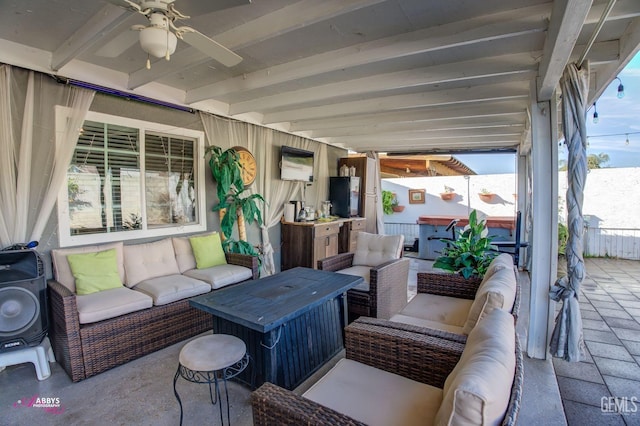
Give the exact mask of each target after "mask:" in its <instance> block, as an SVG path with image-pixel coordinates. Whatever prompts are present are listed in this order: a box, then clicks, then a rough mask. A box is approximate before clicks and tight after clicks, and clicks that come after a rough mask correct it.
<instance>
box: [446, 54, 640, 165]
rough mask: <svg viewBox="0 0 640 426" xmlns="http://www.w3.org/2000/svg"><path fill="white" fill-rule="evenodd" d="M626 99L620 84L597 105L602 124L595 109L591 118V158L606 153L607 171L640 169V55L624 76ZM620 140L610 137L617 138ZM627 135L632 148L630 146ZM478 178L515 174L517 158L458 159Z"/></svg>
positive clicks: (609, 89)
mask: <svg viewBox="0 0 640 426" xmlns="http://www.w3.org/2000/svg"><path fill="white" fill-rule="evenodd" d="M618 77H620V80H622V84H623V85H624V92H625V96H624V98H622V99H618V98H617V96H616V95H617V93H618V84H619V81H618V80H613V82H612V83H611V84H610V85H609V87H607V89H606V90H605V91H604V93H603V94H602V95H601V96H600V99H598V101H597V110H598V116H599V121H598V124H594V123H593V121H592V117H593V106H590V109H589V112H588V114H587V135H588V136H589V141H588V147H587V154H600V153H604V154H607V155H608V156H609V159H610V161H609V163H607V164H606V165H605V166H607V167H639V166H640V53H639V54H637V55H636V56H635V58H633V59H632V60H631V61H630V62H629V64H627V66H626V67H625V69H624V70H622V72H620V74H618ZM615 134H619V136H606V135H615ZM627 135H628V138H629V144H628V145H627V144H626V140H627ZM566 153H567V149H566V147H564V146H562V147H560V148H559V152H558V157H559V158H560V159H566ZM455 157H456V158H458V159H459V160H460V161H462V162H463V163H465V164H467V165H468V166H469V167H470V168H471V169H472V170H473V171H475V172H476V173H478V174H492V173H513V172H514V171H515V161H516V160H515V156H514V155H513V154H461V155H455Z"/></svg>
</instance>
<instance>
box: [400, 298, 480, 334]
mask: <svg viewBox="0 0 640 426" xmlns="http://www.w3.org/2000/svg"><path fill="white" fill-rule="evenodd" d="M472 304H473V301H472V300H468V299H460V298H457V297H449V296H440V295H437V294H429V293H418V294H416V295H415V297H414V298H413V299H411V302H409V303H408V304H407V306H405V307H404V309H403V310H402V311H400V314H401V315H404V316H408V317H414V318H419V319H421V320H427V321H432V322H434V323H441V324H443V325H452V326H457V327H463V326H464V324H465V321H466V320H467V317H468V316H469V310H470V309H471V306H472ZM392 320H393V319H392ZM398 322H403V321H398ZM437 328H439V329H441V330H444V328H441V327H437Z"/></svg>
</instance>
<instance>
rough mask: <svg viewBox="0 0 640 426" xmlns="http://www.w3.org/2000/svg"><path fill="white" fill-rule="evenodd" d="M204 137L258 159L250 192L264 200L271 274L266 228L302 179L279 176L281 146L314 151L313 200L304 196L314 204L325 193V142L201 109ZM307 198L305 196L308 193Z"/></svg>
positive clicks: (269, 265)
mask: <svg viewBox="0 0 640 426" xmlns="http://www.w3.org/2000/svg"><path fill="white" fill-rule="evenodd" d="M200 117H201V118H202V123H203V126H204V128H205V133H206V135H207V140H208V141H209V143H210V144H213V145H217V146H220V147H222V148H230V147H232V146H242V147H245V148H247V149H249V151H251V153H252V154H253V155H254V157H255V158H256V161H257V163H258V175H257V177H256V180H255V182H254V184H253V185H252V186H251V187H250V188H249V190H250V191H251V192H252V193H253V192H255V193H257V194H260V195H262V197H263V198H264V199H265V201H266V203H265V204H264V208H263V209H262V219H263V225H262V227H261V238H262V252H263V262H262V275H263V276H266V275H271V274H274V273H275V271H276V268H275V264H274V261H273V253H274V251H273V247H272V245H271V241H270V238H269V229H270V228H272V227H274V226H276V225H278V224H279V223H280V218H281V217H282V214H283V212H284V204H285V203H288V202H289V201H290V200H293V199H296V198H302V196H301V195H300V192H301V190H302V189H303V185H304V184H303V183H300V182H291V181H284V180H280V179H279V177H280V171H279V162H280V156H279V152H280V146H282V145H286V146H292V147H294V148H301V149H306V150H309V151H313V152H314V153H315V159H316V161H315V162H314V171H313V173H314V177H315V182H314V185H315V191H314V195H313V200H308V199H307V200H306V201H307V202H308V203H309V205H313V206H315V207H316V208H317V207H319V206H320V202H321V201H322V200H325V199H326V197H327V194H328V181H329V179H328V176H329V166H328V160H327V147H326V145H325V144H322V143H319V142H315V141H312V140H309V139H305V138H302V137H299V136H295V135H290V134H287V133H283V132H279V131H277V130H273V129H268V128H266V127H260V126H256V125H253V124H249V123H243V122H238V121H235V120H230V119H225V118H220V117H216V116H213V115H210V114H205V113H201V114H200ZM307 198H308V197H307Z"/></svg>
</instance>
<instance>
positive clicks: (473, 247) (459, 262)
mask: <svg viewBox="0 0 640 426" xmlns="http://www.w3.org/2000/svg"><path fill="white" fill-rule="evenodd" d="M487 234H488V230H487V226H486V222H485V221H484V220H480V221H479V220H478V217H477V213H476V211H475V210H472V211H471V213H470V214H469V225H468V226H466V227H465V228H464V230H462V231H458V235H457V238H456V239H455V240H454V241H451V240H445V239H443V240H441V241H442V242H444V243H447V247H445V248H444V250H443V251H442V256H440V257H438V258H437V259H436V260H435V262H434V264H433V267H434V268H440V269H444V270H446V271H451V272H456V273H459V274H460V275H462V276H463V277H464V278H466V279H468V278H471V277H478V278H482V277H483V276H484V274H485V272H486V271H487V268H488V267H489V264H490V263H491V261H492V260H493V258H494V257H495V256H496V254H497V248H496V247H495V246H493V245H492V244H491V242H492V240H493V237H491V236H488V235H487Z"/></svg>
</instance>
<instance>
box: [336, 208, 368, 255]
mask: <svg viewBox="0 0 640 426" xmlns="http://www.w3.org/2000/svg"><path fill="white" fill-rule="evenodd" d="M365 225H366V219H364V218H360V217H354V218H351V219H349V220H348V221H346V222H345V223H344V225H342V227H341V228H340V234H339V235H338V252H339V253H347V252H350V251H356V234H357V233H358V232H360V231H364V230H365Z"/></svg>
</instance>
